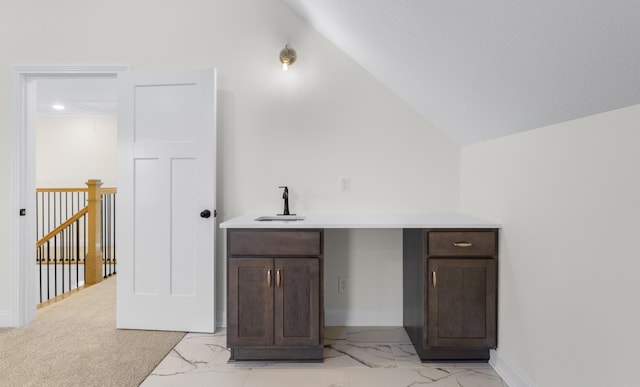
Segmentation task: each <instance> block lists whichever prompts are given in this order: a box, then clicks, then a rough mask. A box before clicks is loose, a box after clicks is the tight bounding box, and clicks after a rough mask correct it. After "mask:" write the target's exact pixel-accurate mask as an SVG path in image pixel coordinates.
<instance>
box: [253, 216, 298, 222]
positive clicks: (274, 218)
mask: <svg viewBox="0 0 640 387" xmlns="http://www.w3.org/2000/svg"><path fill="white" fill-rule="evenodd" d="M254 220H256V221H258V222H267V221H286V222H289V221H296V220H304V216H298V215H268V216H259V217H257V218H255V219H254Z"/></svg>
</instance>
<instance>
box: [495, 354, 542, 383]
mask: <svg viewBox="0 0 640 387" xmlns="http://www.w3.org/2000/svg"><path fill="white" fill-rule="evenodd" d="M490 353H491V358H490V359H489V364H490V365H491V367H493V369H494V370H495V371H496V372H497V373H498V375H500V377H501V378H502V380H504V381H505V382H506V383H507V384H508V385H509V387H536V384H535V383H533V381H531V379H529V378H528V377H527V375H525V374H524V372H522V371H521V370H520V369H519V368H518V367H516V366H514V365H513V363H511V361H509V359H508V358H507V357H506V356H504V355H503V354H502V353H501V352H499V351H497V350H491V352H490Z"/></svg>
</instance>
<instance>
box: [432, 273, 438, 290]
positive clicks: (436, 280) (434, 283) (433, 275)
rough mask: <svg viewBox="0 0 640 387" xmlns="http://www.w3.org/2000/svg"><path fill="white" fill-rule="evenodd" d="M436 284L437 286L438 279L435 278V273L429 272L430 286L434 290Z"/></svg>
mask: <svg viewBox="0 0 640 387" xmlns="http://www.w3.org/2000/svg"><path fill="white" fill-rule="evenodd" d="M437 284H438V277H437V276H436V271H435V270H434V271H432V272H431V286H433V287H434V288H435V287H436V285H437Z"/></svg>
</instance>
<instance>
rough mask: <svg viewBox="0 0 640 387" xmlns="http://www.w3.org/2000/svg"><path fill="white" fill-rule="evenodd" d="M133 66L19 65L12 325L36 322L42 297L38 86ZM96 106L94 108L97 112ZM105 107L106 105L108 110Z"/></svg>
mask: <svg viewBox="0 0 640 387" xmlns="http://www.w3.org/2000/svg"><path fill="white" fill-rule="evenodd" d="M125 71H128V66H15V67H14V68H13V90H12V103H13V106H12V112H13V114H12V118H13V120H12V144H11V145H12V149H13V150H14V152H12V154H11V208H12V213H13V214H15V216H14V217H12V222H11V223H12V235H11V240H12V242H13V243H12V249H11V263H12V265H11V267H12V273H11V278H12V283H11V290H12V299H11V311H12V316H11V319H12V321H11V325H13V326H16V327H19V326H23V325H25V324H27V323H29V322H31V321H33V320H34V319H35V315H36V304H37V295H36V293H37V292H36V287H35V286H33V285H34V283H35V281H36V271H35V270H33V266H34V265H33V263H34V262H35V261H36V257H35V249H34V241H35V240H36V227H35V221H36V218H35V202H36V200H35V188H36V146H35V145H36V116H37V111H38V99H37V92H38V82H39V81H40V82H42V83H46V82H47V81H52V80H53V81H55V80H58V81H60V80H65V79H66V80H69V81H77V80H80V79H94V80H99V79H103V80H104V79H112V80H115V79H117V77H118V76H119V74H121V73H123V72H125ZM95 107H96V105H95V104H94V108H95ZM102 108H104V106H102Z"/></svg>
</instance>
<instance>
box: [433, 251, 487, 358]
mask: <svg viewBox="0 0 640 387" xmlns="http://www.w3.org/2000/svg"><path fill="white" fill-rule="evenodd" d="M428 267H429V271H428V281H427V283H428V286H427V289H426V292H427V302H428V308H427V310H428V316H427V318H426V319H425V321H426V322H427V324H428V328H427V329H425V331H426V332H427V334H428V336H427V340H426V341H427V344H428V345H429V346H432V347H433V346H436V347H463V348H464V347H467V348H470V347H471V348H473V347H482V348H494V347H495V346H496V289H497V283H496V280H497V278H496V260H495V259H455V258H450V259H429V264H428Z"/></svg>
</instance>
